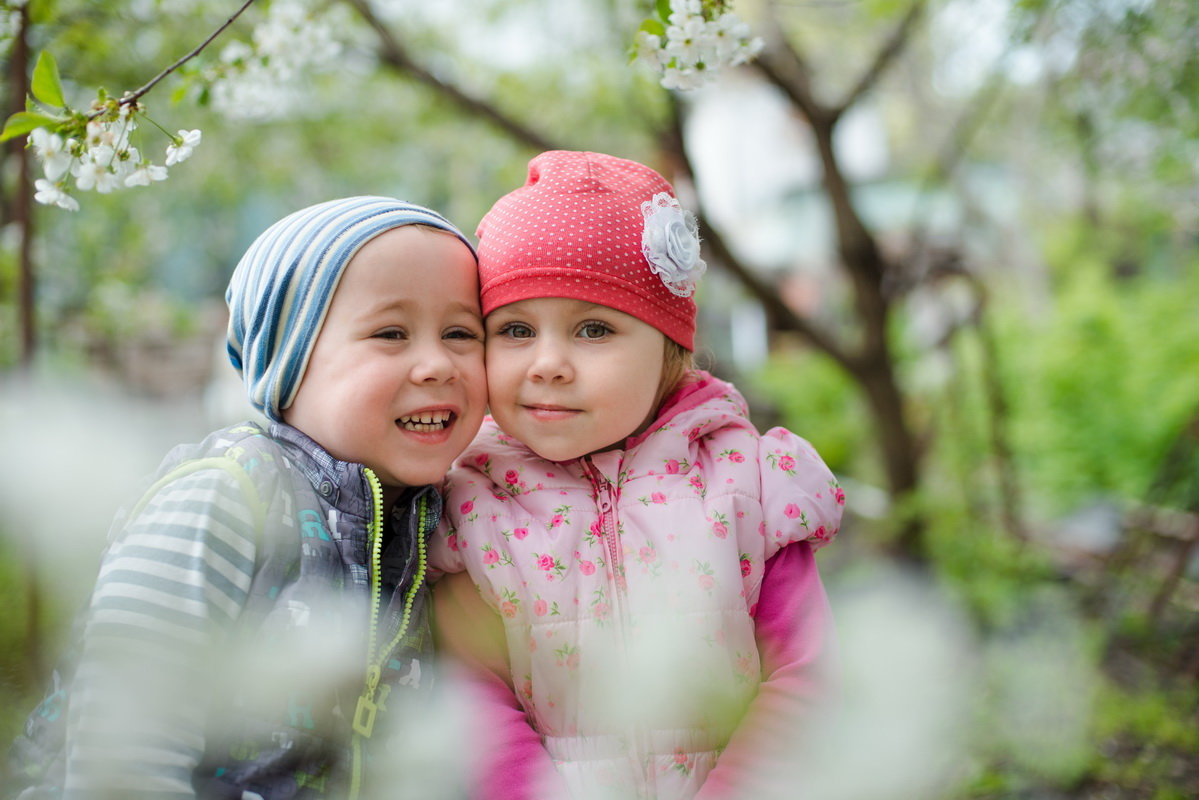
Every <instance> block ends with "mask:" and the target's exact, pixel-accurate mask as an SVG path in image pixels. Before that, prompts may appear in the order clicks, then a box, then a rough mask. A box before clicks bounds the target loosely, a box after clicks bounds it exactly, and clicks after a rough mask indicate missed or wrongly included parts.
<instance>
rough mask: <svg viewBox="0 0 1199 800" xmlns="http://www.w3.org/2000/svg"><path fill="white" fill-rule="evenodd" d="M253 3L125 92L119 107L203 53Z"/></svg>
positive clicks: (249, 1) (238, 10) (250, 3)
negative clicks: (191, 47)
mask: <svg viewBox="0 0 1199 800" xmlns="http://www.w3.org/2000/svg"><path fill="white" fill-rule="evenodd" d="M253 3H254V0H246V2H244V3H242V6H241V8H239V9H237V11H234V12H233V14H232V16H230V17H229V19H227V20H225V21H224V23H222V25H221V26H220V27H219V28H217V29H216V30H215V31H213V32H212V33H211V34H210V35H209V36H208V38H207V39H205V40H204V41H203V42H201V43H200V44H199V45H198V46H197V47H195V48H194V49H193V50H192V51H191V52H190V53H188V54H187V55H185V56H184V57H183V58H181V59H179V60H178V61H176V62H175V63H174V64H171V65H170V66H169V67H167V68H166V69H164V70H163V71H162V72H160V73H158V74H157V75H155V76H154V77H153V78H151V79H150V80H149V82H148V83H146V85H145V86H142V87H141V88H140V89H135V90H133V91H132V92H126V93H125V94H124V96H122V97H121V99H120V100H119V101H118V102H119V103H120V105H123V106H128V105H133V104H134V103H136V102H137V101H138V99H139V98H141V97H142V96H143V95H145V94H146V93H147V92H149V91H150V90H151V89H153V88H154V87H155V86H157V85H158V82H159V81H161V80H162V79H163V78H165V77H166V76H168V75H170V74H171V73H172V72H174V71H175V70H177V69H179V68H180V67H182V66H183V65H184V64H186V63H187V62H188V61H191V60H192V59H193V58H195V57H196V56H198V55H200V53H201V52H203V50H204V48H205V47H208V45H210V44H212V40H213V39H215V38H216V37H218V36H220V35H221V34H222V33H224V32H225V29H226V28H228V27H229V26H230V25H232V24H233V22H234V21H235V20H236V19H237V18H238V17H240V16H241V15H242V12H244V11H245V10H246V9H247V8H249V7H250V6H251V5H253ZM92 116H96V115H95V114H93V115H92Z"/></svg>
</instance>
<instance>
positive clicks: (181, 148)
mask: <svg viewBox="0 0 1199 800" xmlns="http://www.w3.org/2000/svg"><path fill="white" fill-rule="evenodd" d="M202 136H203V134H202V133H201V131H200V130H199V129H195V130H190V131H184V130H181V131H179V135H178V137H177V138H176V139H175V141H173V142H171V143H170V144H169V145H167V166H168V167H170V166H174V165H175V164H179V163H181V162H183V161H186V160H187V159H189V158H191V154H192V151H193V150H195V149H196V147H197V146H198V145H199V144H200V138H201V137H202Z"/></svg>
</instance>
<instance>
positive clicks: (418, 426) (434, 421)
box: [399, 410, 451, 433]
mask: <svg viewBox="0 0 1199 800" xmlns="http://www.w3.org/2000/svg"><path fill="white" fill-rule="evenodd" d="M450 416H451V414H450V412H449V411H444V410H443V411H422V412H421V413H420V414H406V415H404V416H402V417H400V419H399V422H400V424H401V425H402V426H404V429H405V430H410V431H420V432H424V433H428V432H429V431H438V430H441V429H442V428H444V427H445V424H446V423H447V422H449V419H450Z"/></svg>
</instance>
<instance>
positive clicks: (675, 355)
mask: <svg viewBox="0 0 1199 800" xmlns="http://www.w3.org/2000/svg"><path fill="white" fill-rule="evenodd" d="M694 368H695V354H694V353H692V352H691V351H690V350H688V349H687V348H685V347H683V346H682V345H681V344H679V343H678V342H676V341H674V340H672V339H667V340H666V352H665V353H663V356H662V381H661V383H659V384H658V398H657V400H656V401H655V402H654V407H655V408H659V407H661V405H662V401H663V400H665V399H666V398H667V397H669V396H670V394H671V392H673V391H674V390H675V389H677V388H679V386H681V385H682V383H683V381H684V380H685V379H686V378H687V376H688V374H690V372H691V370H692V369H694Z"/></svg>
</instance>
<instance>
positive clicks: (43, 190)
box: [33, 178, 79, 211]
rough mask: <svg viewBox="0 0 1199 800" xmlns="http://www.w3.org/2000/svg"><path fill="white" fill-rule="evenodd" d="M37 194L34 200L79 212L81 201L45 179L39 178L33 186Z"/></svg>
mask: <svg viewBox="0 0 1199 800" xmlns="http://www.w3.org/2000/svg"><path fill="white" fill-rule="evenodd" d="M33 187H34V189H35V190H36V193H35V194H34V195H33V199H34V200H36V201H38V202H39V203H42V204H43V205H47V206H58V207H59V208H65V209H66V210H67V211H78V210H79V201H78V200H76V199H75V198H74V197H71V196H70V195H68V194H67V193H66V192H64V191H63V190H62V187H61V186H59V185H58V184H57V183H54V182H53V181H48V180H46V179H45V178H38V179H37V180H36V181H34V184H33Z"/></svg>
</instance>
